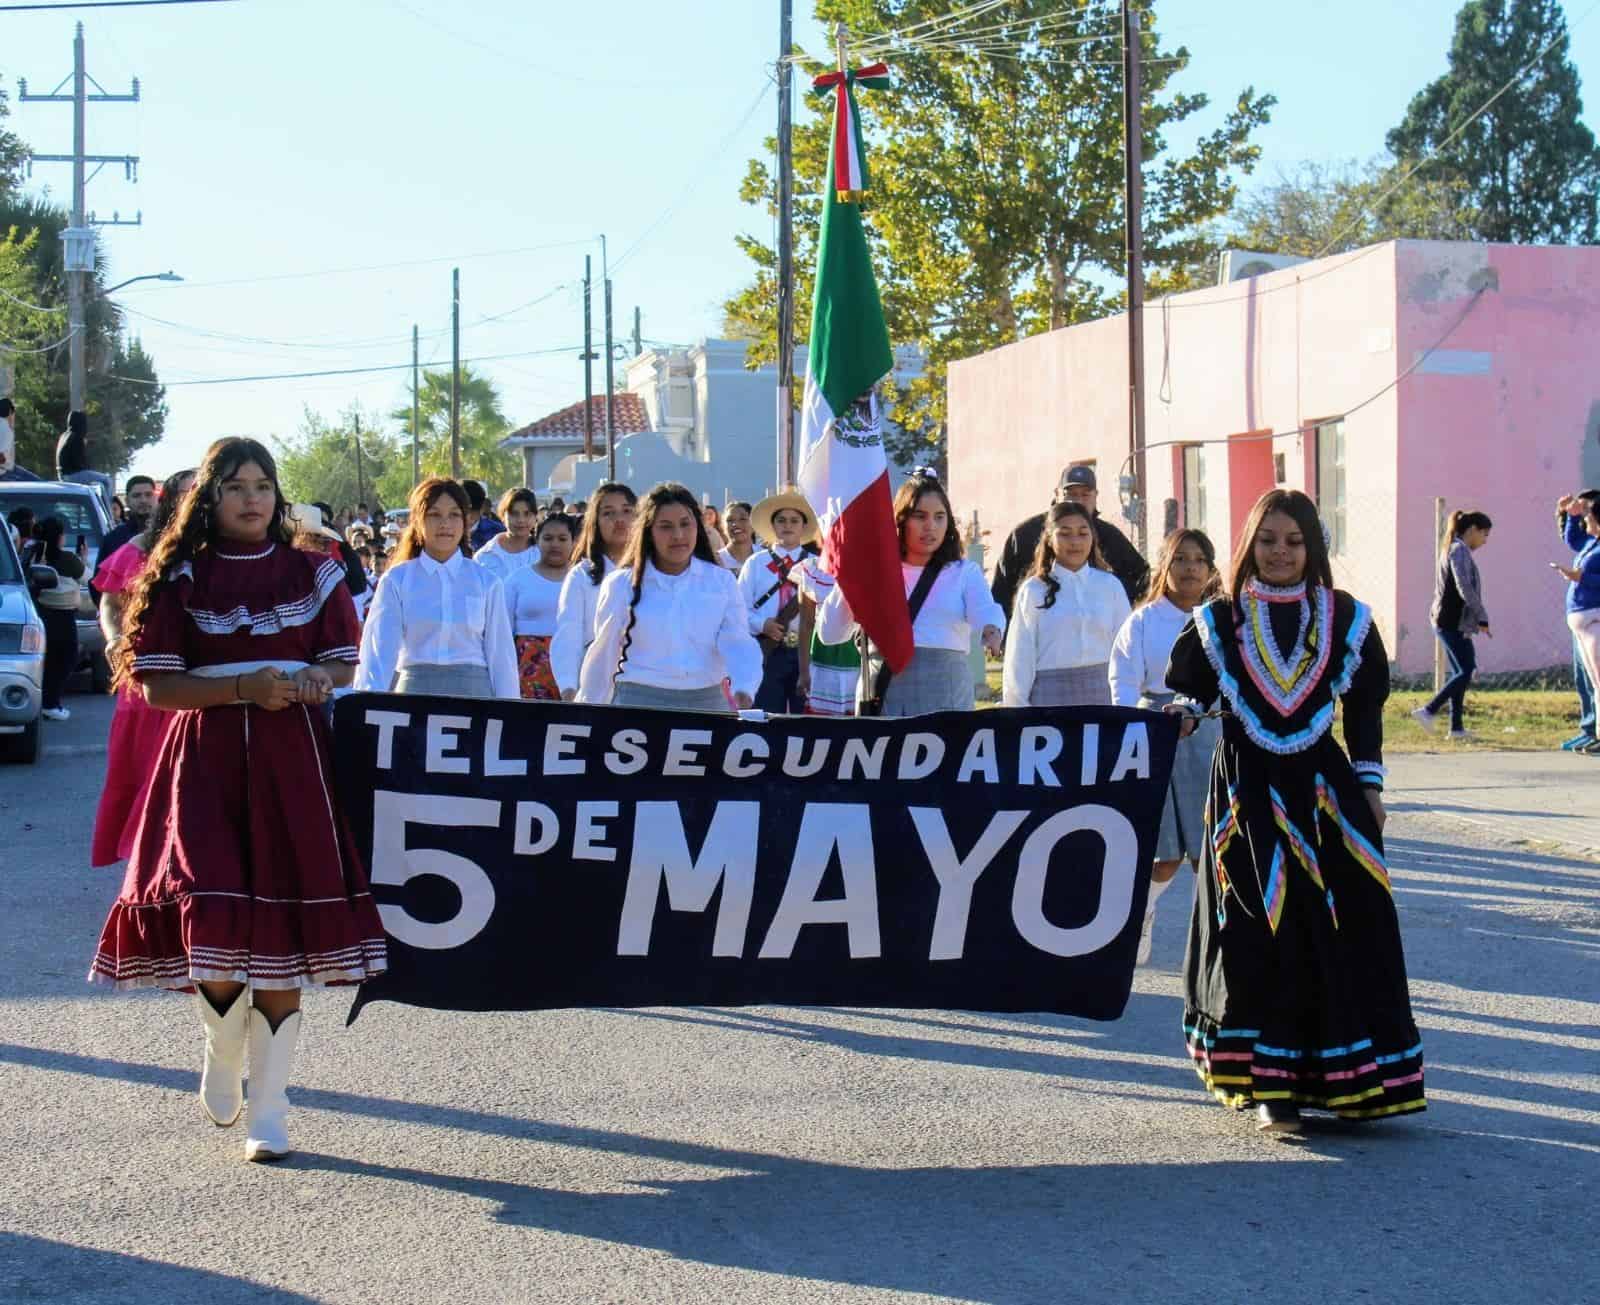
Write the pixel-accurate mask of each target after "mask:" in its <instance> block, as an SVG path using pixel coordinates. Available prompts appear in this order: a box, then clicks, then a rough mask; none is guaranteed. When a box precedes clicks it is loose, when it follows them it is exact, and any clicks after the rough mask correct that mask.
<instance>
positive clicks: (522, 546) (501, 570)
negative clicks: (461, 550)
mask: <svg viewBox="0 0 1600 1305" xmlns="http://www.w3.org/2000/svg"><path fill="white" fill-rule="evenodd" d="M497 510H498V511H499V513H500V520H502V521H503V522H505V526H506V528H505V529H504V530H503V531H501V532H500V533H499V534H498V535H495V536H494V537H493V538H492V539H490V540H489V542H488V543H486V544H485V545H484V546H483V547H482V548H480V549H479V550H478V551H477V552H476V553H474V554H473V555H472V560H473V561H474V562H476V563H477V564H478V565H479V566H482V567H486V568H488V570H489V571H490V573H491V574H493V575H494V577H495V579H497V580H499V581H500V582H501V583H502V584H505V583H507V582H508V581H509V580H510V579H511V577H512V576H514V575H515V574H516V573H517V572H518V571H521V570H523V569H524V568H525V567H530V566H533V565H534V564H535V563H536V562H538V560H539V549H538V547H537V546H536V545H535V544H534V541H533V535H534V529H533V528H534V526H535V525H537V524H538V521H539V500H538V499H537V498H536V497H534V493H533V491H532V490H531V489H508V490H507V491H506V492H505V493H504V494H502V495H501V496H500V503H499V507H498V509H497Z"/></svg>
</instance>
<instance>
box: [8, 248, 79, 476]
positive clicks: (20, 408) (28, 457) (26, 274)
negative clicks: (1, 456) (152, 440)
mask: <svg viewBox="0 0 1600 1305" xmlns="http://www.w3.org/2000/svg"><path fill="white" fill-rule="evenodd" d="M38 243H39V233H38V232H37V231H26V232H24V231H19V230H18V229H16V228H14V227H13V228H11V229H9V230H7V231H5V233H4V238H3V239H0V369H4V368H9V369H10V370H11V385H10V386H9V387H7V390H8V392H9V393H10V395H11V398H12V400H13V401H14V402H15V404H16V407H17V415H16V422H17V450H16V456H17V462H18V464H19V465H20V466H23V467H26V468H28V470H30V471H34V472H37V473H38V474H41V475H53V474H54V473H55V447H56V433H57V430H58V427H56V426H55V425H53V424H52V422H51V413H50V404H49V398H50V396H49V387H48V384H47V383H46V382H47V377H48V372H49V363H48V361H47V358H48V353H49V352H50V346H51V345H55V344H58V342H60V341H61V340H63V338H64V337H65V336H66V332H67V313H66V309H65V308H61V309H56V308H53V307H52V306H51V305H50V304H48V303H47V302H44V303H42V302H41V301H40V296H39V291H38V286H37V284H36V282H35V279H34V269H35V256H36V253H37V247H38ZM41 308H42V309H45V310H46V311H42V312H41V311H40V309H41ZM60 347H61V348H62V349H64V346H60ZM39 350H44V351H45V352H42V353H41V352H36V351H39ZM3 379H4V378H3V377H0V380H3ZM63 424H65V422H64V419H63Z"/></svg>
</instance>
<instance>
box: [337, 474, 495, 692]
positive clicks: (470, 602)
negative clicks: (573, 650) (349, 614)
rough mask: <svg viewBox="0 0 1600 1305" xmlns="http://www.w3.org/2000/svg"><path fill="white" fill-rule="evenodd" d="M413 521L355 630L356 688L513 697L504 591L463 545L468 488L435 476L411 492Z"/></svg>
mask: <svg viewBox="0 0 1600 1305" xmlns="http://www.w3.org/2000/svg"><path fill="white" fill-rule="evenodd" d="M410 506H411V517H410V519H409V520H408V521H407V522H406V529H405V533H404V534H403V535H401V537H400V543H399V546H398V547H397V548H396V549H395V551H394V561H393V563H392V565H390V567H389V569H388V570H387V571H386V572H385V573H384V576H383V579H382V580H380V581H379V582H378V592H377V593H376V594H375V595H374V596H373V599H372V606H371V607H370V608H369V609H368V610H367V621H366V624H365V625H364V626H363V627H362V630H361V662H360V665H359V666H358V667H357V668H356V677H355V684H354V686H353V687H354V688H356V689H358V690H366V691H369V692H376V693H386V692H388V691H389V689H390V688H391V686H392V687H393V689H394V691H395V692H396V693H438V694H448V695H452V696H456V697H476V698H515V697H517V696H518V695H517V653H516V649H515V647H514V646H513V645H512V642H511V618H510V616H508V615H507V614H506V598H505V590H504V588H503V587H502V586H501V584H500V582H499V581H498V580H496V579H495V578H494V576H493V575H492V574H491V573H490V572H488V571H485V570H484V569H483V568H482V567H481V566H479V565H478V564H477V563H476V562H474V561H473V560H472V559H471V558H470V557H468V556H467V555H466V554H465V553H464V552H462V550H461V544H462V540H463V539H465V537H466V532H467V494H466V491H465V490H464V489H462V488H461V486H460V485H458V484H457V483H456V482H455V481H453V480H445V479H443V478H442V477H439V476H433V477H430V478H429V479H427V480H425V481H423V482H422V484H420V485H418V486H417V487H416V488H415V489H414V490H412V491H411V504H410Z"/></svg>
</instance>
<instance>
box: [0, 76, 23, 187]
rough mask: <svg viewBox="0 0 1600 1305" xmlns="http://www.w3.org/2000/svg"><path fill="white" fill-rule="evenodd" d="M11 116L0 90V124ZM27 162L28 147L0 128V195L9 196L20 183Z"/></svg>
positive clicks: (8, 106)
mask: <svg viewBox="0 0 1600 1305" xmlns="http://www.w3.org/2000/svg"><path fill="white" fill-rule="evenodd" d="M10 116H11V106H10V104H9V102H8V97H7V95H6V93H5V91H4V90H0V124H3V123H4V122H5V120H6V119H7V118H8V117H10ZM27 161H28V147H27V146H26V145H24V144H23V143H22V140H21V138H20V137H18V136H16V135H15V134H14V133H12V132H9V131H7V130H6V129H5V127H4V126H0V195H10V194H12V193H13V192H14V191H15V190H16V189H17V187H18V185H20V184H21V182H22V166H23V164H25V163H26V162H27Z"/></svg>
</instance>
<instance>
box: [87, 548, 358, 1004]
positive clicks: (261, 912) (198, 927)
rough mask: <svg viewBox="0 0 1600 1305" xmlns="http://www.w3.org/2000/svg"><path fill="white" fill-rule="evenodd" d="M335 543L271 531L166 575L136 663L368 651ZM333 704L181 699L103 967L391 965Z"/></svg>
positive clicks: (210, 670)
mask: <svg viewBox="0 0 1600 1305" xmlns="http://www.w3.org/2000/svg"><path fill="white" fill-rule="evenodd" d="M343 579H344V568H343V567H342V566H340V564H339V563H338V562H337V561H335V560H333V559H332V558H327V557H321V556H318V555H316V554H313V553H303V552H300V551H298V550H296V549H293V548H288V547H285V546H283V545H273V544H268V545H266V546H264V547H261V548H254V549H250V550H248V551H246V550H240V551H238V552H227V551H220V550H208V551H206V552H205V553H203V554H202V555H201V556H200V557H198V558H196V559H195V561H194V562H193V563H192V564H190V563H185V564H184V565H183V566H181V567H179V568H178V570H177V573H176V578H175V580H174V582H173V583H171V584H167V585H164V586H162V588H161V589H160V590H159V591H158V593H157V595H156V597H155V599H154V601H153V602H152V603H151V606H150V608H149V610H148V611H147V613H146V614H145V619H144V622H143V626H142V628H141V630H140V632H139V635H138V639H137V641H136V643H135V645H134V654H135V658H134V675H135V676H136V677H140V678H142V677H144V676H146V675H151V674H158V673H161V672H167V671H186V672H189V673H191V674H195V675H215V676H219V677H232V676H234V675H236V674H239V673H248V672H249V671H252V670H256V669H258V668H260V667H262V666H264V665H275V666H278V667H279V668H280V669H282V670H284V671H286V672H289V673H293V672H294V671H296V670H298V669H300V668H301V667H303V666H306V665H310V664H314V663H318V662H335V661H342V662H354V661H355V660H356V653H357V643H358V640H359V632H358V627H357V624H356V616H355V608H354V605H353V604H352V602H351V599H350V594H349V591H348V590H347V589H346V588H345V586H344V584H343ZM330 741H331V740H330V735H329V731H328V726H327V723H326V721H325V719H324V717H323V714H322V712H321V710H320V709H318V708H315V707H306V706H303V705H301V704H298V703H297V704H295V705H293V706H291V707H286V708H284V709H283V710H282V711H264V710H262V709H261V708H259V707H255V706H249V705H243V704H241V705H237V706H226V707H208V708H206V709H204V710H200V711H179V712H174V713H172V721H171V723H170V725H169V726H168V728H167V733H166V738H165V740H164V742H163V743H162V746H161V751H160V754H159V755H158V757H157V759H156V762H155V769H154V772H153V774H152V776H151V781H150V788H149V793H148V796H147V797H146V799H145V804H144V811H143V814H142V816H141V817H140V820H139V825H138V831H137V833H136V834H135V836H134V842H133V849H132V853H131V855H130V856H129V858H128V869H127V873H126V875H125V877H124V879H123V883H122V892H121V893H120V894H119V896H118V898H117V901H116V904H115V905H114V906H113V907H112V908H111V914H110V916H109V918H108V919H107V920H106V924H105V928H104V930H103V931H102V932H101V935H100V946H99V949H98V950H97V951H96V953H95V958H94V964H93V966H92V967H91V968H90V971H89V977H90V979H92V980H97V981H100V982H105V983H111V984H114V985H115V986H117V987H118V988H143V987H162V988H176V989H180V990H188V989H190V988H192V987H193V986H194V984H195V983H196V982H197V981H205V982H212V981H216V982H229V981H231V982H238V983H248V984H250V985H252V986H253V987H257V988H279V989H290V988H299V987H313V986H320V985H323V984H336V983H360V982H361V981H362V980H364V979H368V978H371V977H372V976H374V975H376V974H380V973H382V972H383V970H384V968H385V965H386V959H385V951H384V935H383V926H382V924H381V922H380V921H379V919H378V910H377V907H376V905H375V904H374V903H373V900H372V894H371V891H370V889H369V887H368V881H367V873H366V868H365V867H364V866H363V865H362V862H361V857H360V854H359V852H358V851H357V849H356V845H355V841H354V839H353V838H352V837H351V835H350V831H349V828H348V827H347V825H346V824H345V821H344V818H343V816H342V815H341V813H340V811H339V808H338V805H337V803H336V801H335V798H334V785H333V777H332V774H331V764H330V755H331V754H330Z"/></svg>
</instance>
